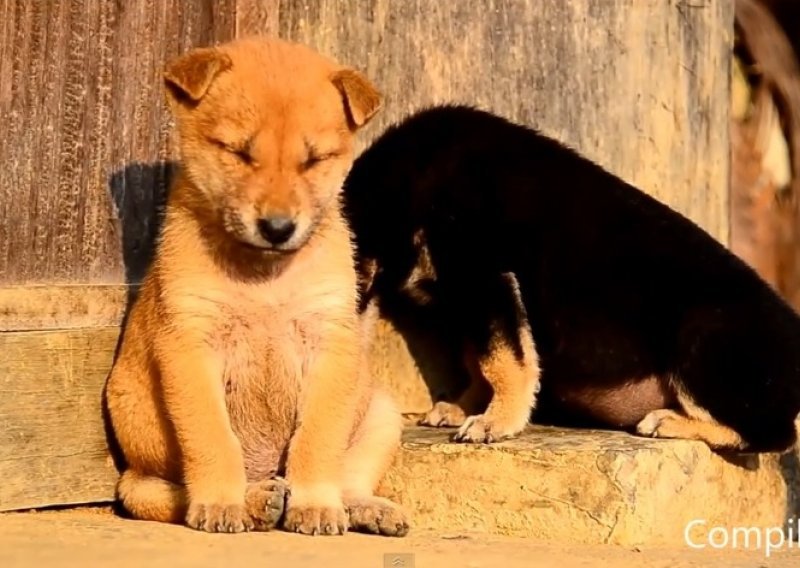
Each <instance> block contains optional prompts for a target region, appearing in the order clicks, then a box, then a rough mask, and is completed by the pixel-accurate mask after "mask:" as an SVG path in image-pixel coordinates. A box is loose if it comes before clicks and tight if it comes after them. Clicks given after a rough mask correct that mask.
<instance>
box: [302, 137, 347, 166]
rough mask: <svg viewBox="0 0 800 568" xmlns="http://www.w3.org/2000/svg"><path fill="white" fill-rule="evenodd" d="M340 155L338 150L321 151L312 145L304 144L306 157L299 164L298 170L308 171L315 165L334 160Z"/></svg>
mask: <svg viewBox="0 0 800 568" xmlns="http://www.w3.org/2000/svg"><path fill="white" fill-rule="evenodd" d="M341 154H342V150H341V149H339V148H334V149H330V150H321V149H319V148H317V147H316V146H314V145H312V144H309V143H306V157H305V159H304V160H303V162H302V163H301V164H300V170H301V171H308V170H310V169H311V168H313V167H314V166H316V165H317V164H320V163H322V162H324V161H326V160H330V159H332V158H336V157H338V156H340V155H341Z"/></svg>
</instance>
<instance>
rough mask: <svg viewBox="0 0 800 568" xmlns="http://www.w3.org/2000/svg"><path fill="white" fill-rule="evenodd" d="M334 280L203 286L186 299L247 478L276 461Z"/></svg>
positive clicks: (281, 456)
mask: <svg viewBox="0 0 800 568" xmlns="http://www.w3.org/2000/svg"><path fill="white" fill-rule="evenodd" d="M306 281H307V282H308V281H309V279H308V278H307V279H306ZM335 285H336V283H335V282H327V283H326V282H324V281H322V282H318V283H317V282H313V281H312V282H309V285H308V286H306V287H304V288H303V289H299V290H293V289H290V288H287V287H282V286H275V285H270V286H259V287H243V288H242V289H239V290H230V287H228V290H222V289H216V290H215V289H214V288H215V287H213V286H209V287H207V288H206V289H205V292H204V294H203V296H202V297H195V298H194V299H193V300H191V303H192V304H193V305H194V306H193V307H194V308H195V312H196V313H197V316H196V317H197V318H199V319H198V321H197V323H198V325H202V326H203V327H204V328H205V329H206V334H205V335H206V340H207V341H208V343H209V344H210V346H211V347H212V348H213V350H214V352H215V353H216V354H217V357H218V358H219V359H218V360H219V361H220V362H221V364H222V382H223V388H224V390H225V402H226V406H227V409H228V414H229V417H230V421H231V427H232V428H233V431H234V433H235V434H236V437H237V438H238V439H239V441H240V443H241V446H242V451H243V454H244V460H245V468H246V471H247V477H248V479H251V480H255V479H264V478H265V477H269V476H271V475H273V474H275V473H276V472H278V471H281V470H282V469H283V466H284V462H285V457H286V450H287V447H288V444H289V440H290V439H291V437H292V435H293V433H294V431H295V428H296V426H297V412H298V411H297V409H298V408H299V407H300V406H301V399H302V396H303V392H304V390H305V388H306V386H307V383H308V381H309V370H310V368H311V367H312V365H313V363H314V362H315V361H316V360H317V356H318V354H319V351H320V346H321V343H322V341H323V334H324V330H323V329H322V324H321V323H320V322H323V321H329V320H330V319H331V318H335V317H336V316H337V314H336V312H337V311H338V310H337V308H338V306H337V305H335V304H331V301H330V298H331V294H330V288H331V287H332V286H335ZM341 296H342V294H341V293H340V294H339V297H341ZM192 319H194V318H192ZM199 320H203V322H202V323H201V322H200V321H199Z"/></svg>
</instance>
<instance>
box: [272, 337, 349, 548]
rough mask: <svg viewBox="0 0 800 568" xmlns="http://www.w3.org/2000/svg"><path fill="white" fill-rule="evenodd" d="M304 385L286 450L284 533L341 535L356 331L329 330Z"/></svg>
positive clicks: (344, 520)
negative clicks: (290, 438)
mask: <svg viewBox="0 0 800 568" xmlns="http://www.w3.org/2000/svg"><path fill="white" fill-rule="evenodd" d="M326 337H328V338H329V339H328V340H327V341H326V343H328V345H326V346H325V348H324V349H323V350H322V351H321V352H320V353H319V355H318V357H317V358H316V360H315V361H314V363H313V364H312V366H311V368H310V369H309V372H308V375H307V377H306V378H305V379H304V380H305V388H304V390H305V392H304V395H303V401H302V402H301V406H300V416H299V425H298V428H297V431H296V432H295V435H294V436H293V437H292V441H291V443H290V445H289V455H288V458H287V464H286V479H287V481H288V483H289V492H290V493H289V499H288V502H287V506H286V518H285V521H284V526H285V528H286V529H288V530H290V531H293V532H299V533H303V534H312V535H316V534H323V535H331V534H343V533H344V532H346V531H347V513H346V511H345V508H344V505H343V503H342V481H343V480H342V472H343V468H344V455H345V452H346V450H347V446H348V444H349V441H350V437H351V435H352V432H353V427H354V422H355V417H356V412H357V405H358V402H359V396H360V394H361V391H362V390H363V389H361V388H360V384H359V374H358V373H359V370H360V369H359V341H358V337H357V333H355V331H351V330H346V329H332V330H329V331H328V333H327V334H326Z"/></svg>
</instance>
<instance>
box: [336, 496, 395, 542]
mask: <svg viewBox="0 0 800 568" xmlns="http://www.w3.org/2000/svg"><path fill="white" fill-rule="evenodd" d="M347 512H348V515H349V517H350V528H351V529H352V530H354V531H359V532H365V533H370V534H380V535H384V536H406V535H407V534H408V529H409V522H408V515H407V514H406V512H405V511H404V510H403V508H402V507H400V505H398V504H396V503H393V502H391V501H389V500H388V499H383V498H382V497H365V498H360V499H353V500H350V501H348V502H347Z"/></svg>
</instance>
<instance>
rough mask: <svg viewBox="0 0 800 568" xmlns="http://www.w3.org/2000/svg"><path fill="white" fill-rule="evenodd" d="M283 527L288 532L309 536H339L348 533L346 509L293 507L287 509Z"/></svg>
mask: <svg viewBox="0 0 800 568" xmlns="http://www.w3.org/2000/svg"><path fill="white" fill-rule="evenodd" d="M283 526H284V528H285V529H286V530H287V531H290V532H296V533H301V534H309V535H313V536H316V535H320V534H321V535H338V534H344V533H345V532H347V512H346V511H345V510H344V507H341V508H340V507H293V506H292V505H291V504H290V505H289V507H288V508H287V509H286V519H285V520H284V521H283Z"/></svg>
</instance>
